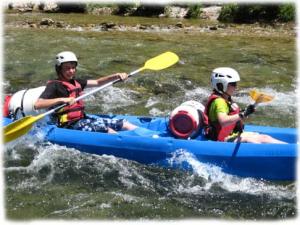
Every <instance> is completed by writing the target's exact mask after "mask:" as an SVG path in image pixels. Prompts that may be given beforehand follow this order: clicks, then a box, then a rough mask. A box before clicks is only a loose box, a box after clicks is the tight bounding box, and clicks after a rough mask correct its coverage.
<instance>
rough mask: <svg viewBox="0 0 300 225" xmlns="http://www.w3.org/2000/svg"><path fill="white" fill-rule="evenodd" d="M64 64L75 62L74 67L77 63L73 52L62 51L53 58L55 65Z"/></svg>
mask: <svg viewBox="0 0 300 225" xmlns="http://www.w3.org/2000/svg"><path fill="white" fill-rule="evenodd" d="M65 62H76V65H77V63H78V60H77V57H76V55H75V54H74V53H73V52H70V51H64V52H60V53H58V54H57V55H56V57H55V65H56V66H60V65H61V64H62V63H65Z"/></svg>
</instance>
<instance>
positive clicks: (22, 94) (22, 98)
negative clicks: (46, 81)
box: [8, 86, 46, 118]
mask: <svg viewBox="0 0 300 225" xmlns="http://www.w3.org/2000/svg"><path fill="white" fill-rule="evenodd" d="M45 88H46V86H41V87H37V88H32V89H27V90H21V91H18V92H16V93H15V94H13V95H12V97H11V99H10V101H9V104H8V108H9V111H10V112H12V113H17V115H16V116H17V118H20V115H19V114H20V113H21V111H20V108H21V107H22V104H23V112H24V113H25V115H37V114H40V113H41V112H42V110H35V109H34V104H35V102H36V101H37V100H38V98H39V97H40V95H41V94H42V93H43V91H44V90H45Z"/></svg>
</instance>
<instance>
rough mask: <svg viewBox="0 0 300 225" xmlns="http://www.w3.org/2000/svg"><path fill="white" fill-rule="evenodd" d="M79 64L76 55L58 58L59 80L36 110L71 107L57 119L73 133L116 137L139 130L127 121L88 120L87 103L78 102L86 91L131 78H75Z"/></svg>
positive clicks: (62, 54)
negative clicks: (84, 90)
mask: <svg viewBox="0 0 300 225" xmlns="http://www.w3.org/2000/svg"><path fill="white" fill-rule="evenodd" d="M77 64H78V60H77V57H76V55H75V54H74V53H73V52H70V51H64V52H60V53H58V54H57V55H56V57H55V70H56V73H57V79H56V80H50V81H48V83H47V86H46V89H45V91H44V92H43V93H42V94H41V96H40V97H39V99H38V100H37V101H36V103H35V105H34V107H35V109H37V110H38V109H45V108H53V107H55V106H58V105H61V104H64V103H69V105H68V106H66V107H64V108H63V109H62V110H61V111H59V112H57V113H56V114H55V115H54V117H55V120H57V123H58V126H60V127H65V128H70V129H76V130H84V131H96V132H108V133H116V131H119V130H123V129H124V130H133V129H135V128H137V127H136V126H135V125H133V124H130V123H129V122H127V121H125V120H120V119H118V120H116V119H109V118H98V117H97V118H95V117H88V116H86V115H85V113H84V103H83V101H82V100H80V101H77V102H74V99H75V98H76V97H78V96H80V95H81V94H82V91H83V89H84V88H89V87H97V86H101V85H104V84H106V83H108V82H111V81H114V80H117V79H121V80H123V81H124V80H126V79H127V78H128V75H127V74H126V73H116V74H112V75H109V76H105V77H101V78H99V79H97V80H87V79H80V78H75V74H76V67H77Z"/></svg>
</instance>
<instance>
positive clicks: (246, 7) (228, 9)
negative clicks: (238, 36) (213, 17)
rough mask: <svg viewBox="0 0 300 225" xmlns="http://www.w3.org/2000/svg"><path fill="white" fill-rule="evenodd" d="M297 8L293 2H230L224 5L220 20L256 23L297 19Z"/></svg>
mask: <svg viewBox="0 0 300 225" xmlns="http://www.w3.org/2000/svg"><path fill="white" fill-rule="evenodd" d="M295 14H296V9H295V5H293V4H277V5H274V4H272V5H263V4H255V5H253V4H242V5H238V4H228V5H224V6H223V7H222V10H221V13H220V15H219V17H218V20H219V21H220V22H231V23H255V22H289V21H295Z"/></svg>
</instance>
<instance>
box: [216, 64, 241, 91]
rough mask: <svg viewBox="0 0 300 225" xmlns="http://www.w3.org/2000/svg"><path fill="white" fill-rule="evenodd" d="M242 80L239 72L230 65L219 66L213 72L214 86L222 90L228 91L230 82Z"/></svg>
mask: <svg viewBox="0 0 300 225" xmlns="http://www.w3.org/2000/svg"><path fill="white" fill-rule="evenodd" d="M237 81H240V75H239V73H238V72H237V71H236V70H234V69H232V68H230V67H219V68H216V69H214V70H213V71H212V73H211V84H212V87H213V88H214V89H215V90H216V91H218V92H220V93H223V92H226V90H227V87H228V83H232V82H237Z"/></svg>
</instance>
